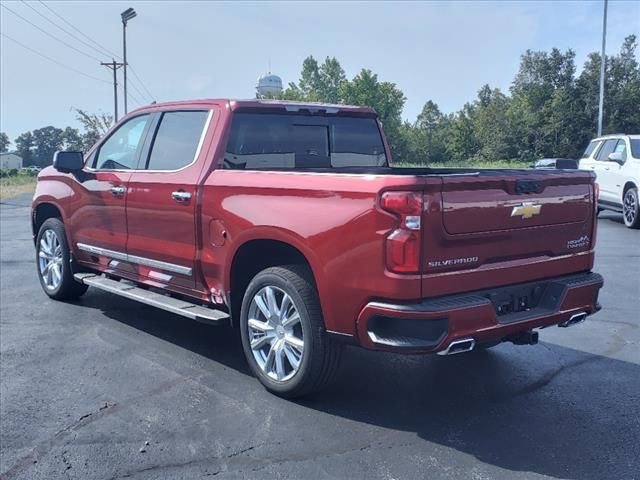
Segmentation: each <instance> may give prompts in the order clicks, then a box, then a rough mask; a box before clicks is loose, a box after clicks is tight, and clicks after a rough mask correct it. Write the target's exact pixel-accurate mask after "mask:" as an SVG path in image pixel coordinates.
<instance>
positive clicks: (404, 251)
mask: <svg viewBox="0 0 640 480" xmlns="http://www.w3.org/2000/svg"><path fill="white" fill-rule="evenodd" d="M380 206H381V207H382V209H383V210H385V211H387V212H390V213H393V214H394V215H395V216H396V217H397V218H398V226H397V228H396V229H395V230H392V231H391V232H390V233H389V234H388V235H387V238H386V240H385V243H386V245H385V250H386V258H387V269H389V270H390V271H392V272H395V273H418V272H419V271H420V244H421V229H422V227H421V219H422V192H385V193H383V194H382V196H381V198H380Z"/></svg>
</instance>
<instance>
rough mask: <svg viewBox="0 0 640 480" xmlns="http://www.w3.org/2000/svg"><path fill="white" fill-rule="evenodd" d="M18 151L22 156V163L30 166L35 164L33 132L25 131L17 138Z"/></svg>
mask: <svg viewBox="0 0 640 480" xmlns="http://www.w3.org/2000/svg"><path fill="white" fill-rule="evenodd" d="M15 143H16V153H17V154H18V155H19V156H20V157H22V165H23V166H24V167H28V166H31V165H34V164H35V160H34V148H35V144H34V141H33V134H32V133H31V132H24V133H23V134H21V135H20V136H19V137H18V138H16V141H15Z"/></svg>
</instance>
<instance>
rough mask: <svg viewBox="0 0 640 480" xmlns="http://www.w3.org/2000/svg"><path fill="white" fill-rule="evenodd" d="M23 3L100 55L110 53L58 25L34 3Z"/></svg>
mask: <svg viewBox="0 0 640 480" xmlns="http://www.w3.org/2000/svg"><path fill="white" fill-rule="evenodd" d="M20 1H21V2H22V3H24V4H25V5H26V6H27V7H29V8H30V9H31V10H33V11H34V12H36V13H37V14H38V15H39V16H41V17H42V18H44V19H45V20H46V21H47V22H49V23H50V24H51V25H53V26H54V27H56V28H58V29H60V30H62V31H63V32H64V33H66V34H67V35H69V36H70V37H72V38H74V39H75V40H77V41H79V42H80V43H82V44H83V45H85V46H87V47H89V48H91V49H92V50H94V51H96V52H98V53H99V54H100V55H109V54H108V53H105V51H103V50H99V49H97V48H96V47H94V46H93V45H91V44H89V43H87V42H85V41H84V40H82V39H81V38H80V37H78V36H77V35H75V34H74V33H71V32H70V31H69V30H67V29H65V28H63V27H61V26H60V25H58V24H57V23H56V22H54V21H53V20H51V19H50V18H49V17H47V16H46V15H45V14H43V13H42V12H40V11H39V10H37V9H36V8H35V7H33V6H32V5H30V4H29V3H27V2H26V1H25V0H20Z"/></svg>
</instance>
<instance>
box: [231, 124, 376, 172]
mask: <svg viewBox="0 0 640 480" xmlns="http://www.w3.org/2000/svg"><path fill="white" fill-rule="evenodd" d="M387 165H388V163H387V157H386V153H385V149H384V143H383V141H382V135H381V132H380V129H379V128H378V122H377V121H376V119H375V118H373V117H357V116H322V115H304V114H297V113H296V114H293V113H282V114H280V113H248V112H236V113H235V114H234V116H233V120H232V122H231V131H230V134H229V139H228V141H227V147H226V150H225V156H224V168H227V169H296V168H343V167H362V166H387Z"/></svg>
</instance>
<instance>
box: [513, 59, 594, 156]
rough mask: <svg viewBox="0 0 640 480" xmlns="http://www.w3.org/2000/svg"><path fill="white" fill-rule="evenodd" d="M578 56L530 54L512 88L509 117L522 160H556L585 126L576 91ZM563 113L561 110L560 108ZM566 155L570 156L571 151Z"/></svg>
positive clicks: (522, 62) (523, 60)
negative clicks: (576, 57)
mask: <svg viewBox="0 0 640 480" xmlns="http://www.w3.org/2000/svg"><path fill="white" fill-rule="evenodd" d="M575 71H576V68H575V53H574V52H573V51H572V50H567V51H566V52H564V53H563V52H561V51H560V50H558V49H556V48H554V49H552V50H551V52H533V51H531V50H527V51H526V52H525V54H524V55H522V57H521V61H520V68H519V70H518V73H517V75H516V77H515V79H514V81H513V84H512V86H511V95H512V98H511V101H510V105H509V107H510V108H509V110H510V111H509V117H510V118H511V119H512V121H513V123H512V127H513V129H512V131H511V133H512V135H513V136H512V138H514V139H518V145H517V146H516V148H515V150H517V152H515V154H516V155H518V156H519V157H521V158H527V159H530V158H532V157H541V156H557V155H558V154H560V153H561V149H562V146H564V147H565V149H566V146H567V145H571V144H572V143H573V141H574V138H573V137H574V135H572V131H575V130H580V125H581V123H582V122H583V118H582V115H580V109H579V105H578V103H577V92H576V89H575ZM560 107H561V109H558V108H560ZM564 153H570V152H568V151H566V152H564Z"/></svg>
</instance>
